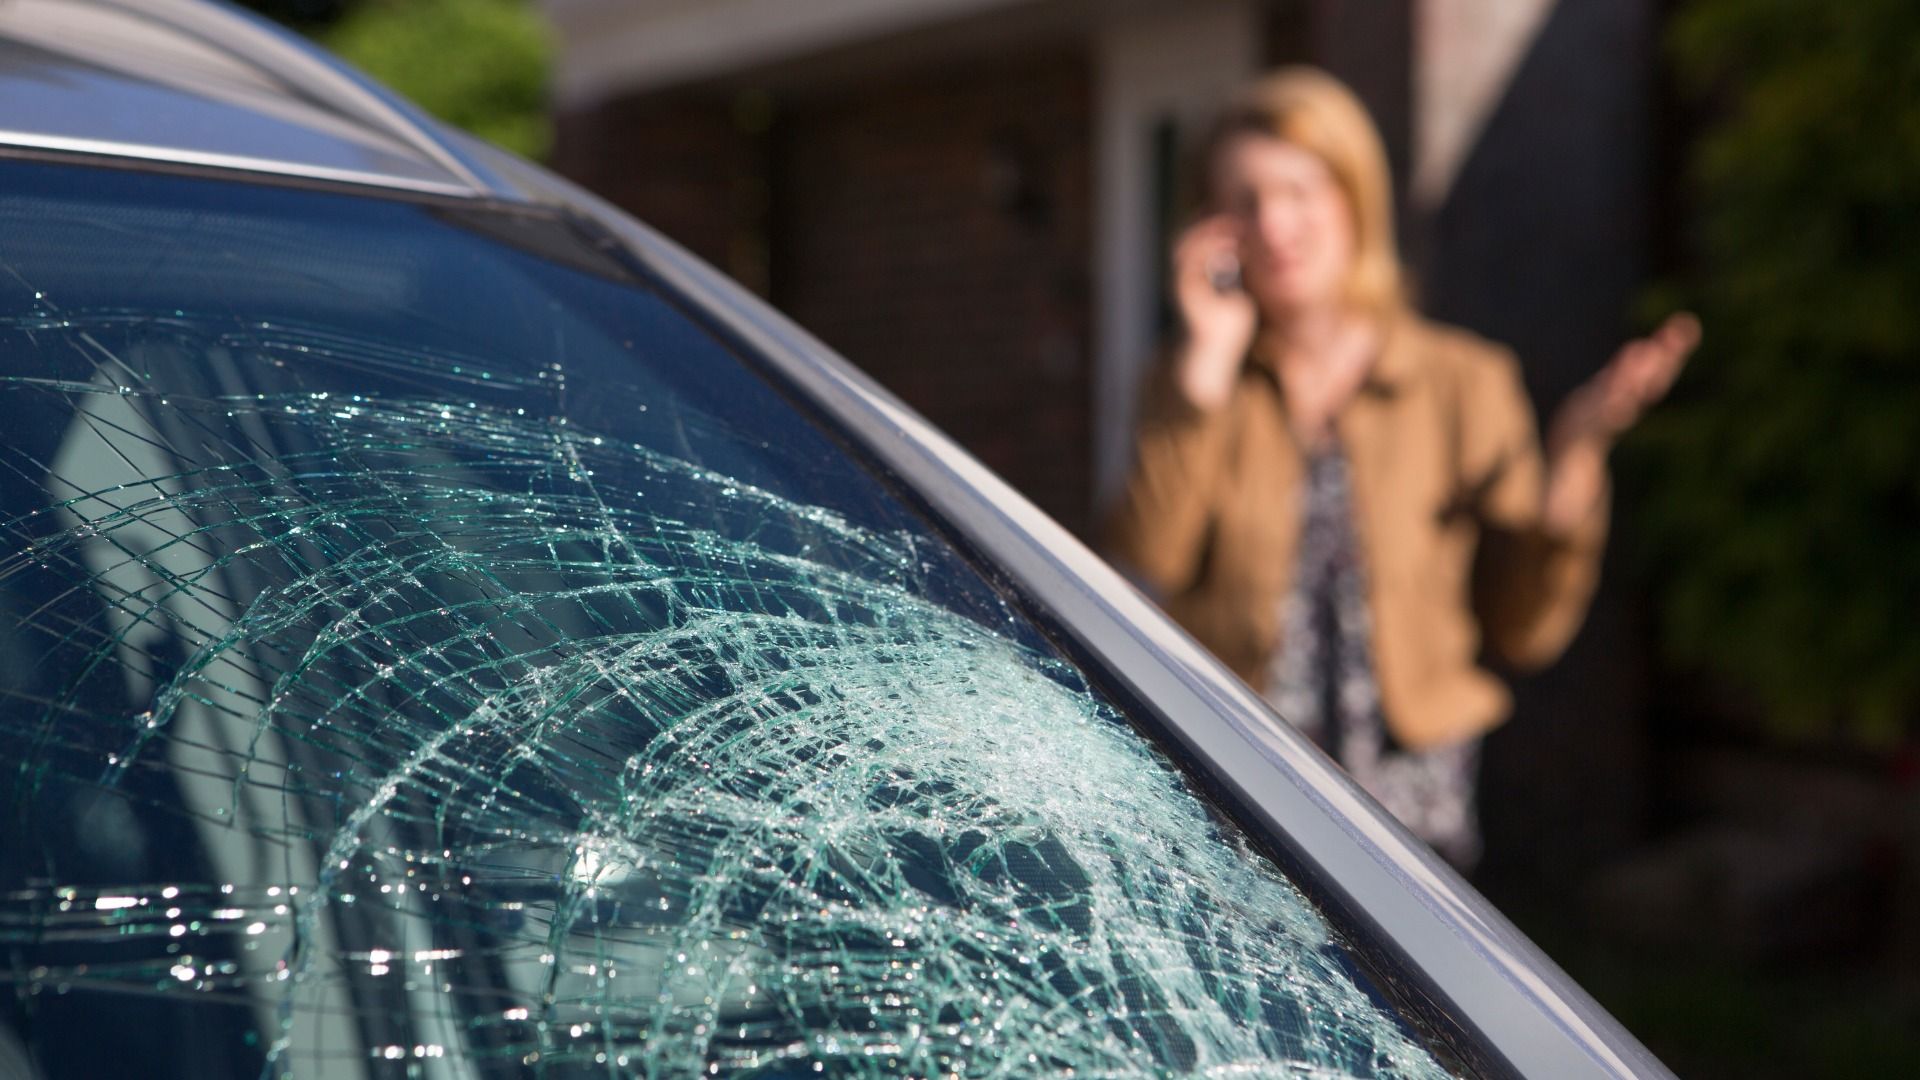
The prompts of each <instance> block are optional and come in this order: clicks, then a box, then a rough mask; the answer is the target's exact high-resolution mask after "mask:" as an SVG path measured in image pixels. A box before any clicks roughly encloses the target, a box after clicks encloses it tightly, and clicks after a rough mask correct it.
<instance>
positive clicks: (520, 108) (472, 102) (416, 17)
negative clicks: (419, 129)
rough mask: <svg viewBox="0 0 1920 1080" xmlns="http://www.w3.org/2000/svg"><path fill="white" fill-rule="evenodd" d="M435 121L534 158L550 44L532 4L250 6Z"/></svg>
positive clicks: (430, 0)
mask: <svg viewBox="0 0 1920 1080" xmlns="http://www.w3.org/2000/svg"><path fill="white" fill-rule="evenodd" d="M246 3H247V5H248V6H249V7H252V8H254V9H255V10H257V11H260V12H262V13H264V14H266V15H268V16H270V17H272V18H276V19H279V20H280V21H282V22H285V23H287V24H288V25H290V26H293V27H294V28H295V29H297V30H300V31H301V32H302V33H306V34H309V35H311V36H312V37H314V38H315V39H316V40H318V41H319V42H320V43H321V44H323V45H325V46H326V47H327V48H329V49H332V50H333V51H334V52H336V53H338V54H339V55H340V56H341V57H343V58H345V59H346V60H347V62H348V63H350V64H352V65H354V66H355V67H357V68H359V69H360V70H362V71H364V72H366V73H367V74H369V75H371V76H373V77H374V78H375V79H378V80H379V81H381V82H383V83H385V84H386V85H388V86H390V87H392V88H393V89H395V90H397V91H399V92H400V94H401V95H403V96H404V97H406V98H408V99H410V100H412V101H413V102H414V103H415V104H417V105H419V106H420V107H421V108H423V109H425V110H426V111H428V112H429V113H432V114H433V115H434V116H437V117H439V118H440V119H442V120H445V121H446V122H448V123H450V124H452V125H454V126H455V127H460V128H465V129H466V130H468V131H471V132H473V133H474V134H475V135H478V136H480V137H481V138H483V139H486V140H488V141H489V142H494V143H498V144H499V145H501V146H504V147H506V148H507V149H509V150H512V151H515V152H516V153H520V154H524V155H526V156H527V157H531V158H539V157H542V156H544V155H545V154H546V152H547V150H548V149H549V147H550V146H551V144H552V141H553V128H552V123H551V120H550V118H549V114H548V107H547V82H548V76H549V74H550V71H551V69H552V64H553V52H554V48H553V42H552V40H551V35H550V34H549V32H548V30H547V26H546V23H545V22H544V21H543V20H542V19H541V17H540V15H539V13H538V12H537V11H536V10H535V9H534V6H533V3H532V0H246Z"/></svg>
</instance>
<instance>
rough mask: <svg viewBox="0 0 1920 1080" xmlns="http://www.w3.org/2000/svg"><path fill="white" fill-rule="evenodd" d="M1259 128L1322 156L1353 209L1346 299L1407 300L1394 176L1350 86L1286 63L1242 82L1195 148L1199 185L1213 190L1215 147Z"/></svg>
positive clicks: (1380, 307) (1383, 303) (1376, 303)
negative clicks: (1396, 222)
mask: <svg viewBox="0 0 1920 1080" xmlns="http://www.w3.org/2000/svg"><path fill="white" fill-rule="evenodd" d="M1248 134H1252V135H1266V136H1269V137H1271V138H1275V139H1279V140H1280V141H1282V142H1286V143H1291V144H1293V145H1295V146H1298V147H1300V148H1301V149H1303V150H1306V151H1308V152H1310V153H1312V154H1313V155H1314V156H1316V157H1318V158H1320V159H1321V160H1322V161H1324V162H1326V163H1327V166H1328V168H1329V170H1330V171H1331V172H1332V173H1333V176H1334V180H1335V182H1337V183H1338V184H1339V185H1340V189H1341V190H1342V191H1343V192H1344V193H1345V194H1346V196H1347V203H1348V205H1350V206H1351V207H1352V208H1353V219H1354V240H1355V245H1354V246H1355V250H1354V260H1353V268H1352V270H1351V271H1350V272H1349V274H1348V276H1347V299H1348V300H1349V302H1351V303H1353V304H1354V305H1356V306H1358V307H1361V308H1364V309H1367V310H1370V311H1375V312H1379V313H1383V314H1384V313H1391V312H1394V311H1397V310H1398V309H1400V308H1402V307H1404V306H1405V305H1406V303H1407V296H1406V284H1405V279H1404V273H1403V271H1402V269H1401V266H1400V253H1399V250H1398V249H1397V248H1396V247H1395V245H1394V239H1393V180H1392V176H1391V174H1390V173H1389V171H1388V168H1387V152H1386V148H1385V147H1384V146H1383V145H1382V144H1381V142H1380V132H1379V130H1378V129H1376V128H1375V127H1374V125H1373V118H1372V117H1370V116H1368V115H1367V108H1366V106H1364V105H1362V104H1360V99H1359V98H1357V97H1355V96H1354V94H1353V91H1351V90H1349V89H1347V87H1346V85H1345V84H1344V83H1342V82H1340V80H1338V79H1336V78H1334V77H1333V76H1331V75H1329V74H1327V73H1326V72H1324V71H1321V70H1319V69H1318V68H1311V67H1285V68H1280V69H1278V70H1275V71H1273V72H1271V73H1270V74H1267V75H1264V76H1261V77H1260V78H1257V79H1255V80H1253V81H1252V82H1249V83H1247V84H1246V85H1244V86H1242V87H1241V88H1240V90H1239V91H1238V92H1236V93H1235V94H1234V95H1233V97H1232V98H1230V99H1229V100H1228V102H1227V104H1226V107H1225V108H1223V109H1222V110H1221V111H1220V114H1219V116H1218V117H1217V118H1216V119H1215V120H1214V123H1213V127H1212V128H1211V129H1210V130H1209V132H1208V134H1207V138H1206V141H1205V142H1204V143H1203V144H1202V146H1201V147H1200V150H1201V153H1202V155H1203V156H1202V157H1201V159H1200V166H1201V170H1200V171H1201V173H1202V192H1203V196H1204V198H1206V199H1208V200H1211V199H1213V198H1214V195H1215V191H1216V183H1215V182H1216V179H1217V177H1216V176H1215V175H1214V169H1215V168H1216V164H1215V163H1216V161H1217V160H1218V157H1219V153H1220V149H1221V147H1223V146H1224V145H1226V143H1227V142H1229V141H1230V140H1232V139H1233V138H1234V137H1235V136H1238V135H1248Z"/></svg>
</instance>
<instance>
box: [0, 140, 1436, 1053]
mask: <svg viewBox="0 0 1920 1080" xmlns="http://www.w3.org/2000/svg"><path fill="white" fill-rule="evenodd" d="M0 180H3V181H4V183H3V186H0V409H3V410H4V411H3V412H0V415H4V417H5V422H6V425H7V434H6V437H5V439H4V444H5V445H4V448H0V498H3V499H4V502H3V503H0V521H3V522H4V528H3V529H0V766H3V772H0V777H3V778H0V799H4V803H3V804H0V805H3V806H4V813H5V814H6V815H7V822H6V824H7V828H6V832H5V838H4V840H0V946H3V947H4V949H5V962H4V970H0V980H4V981H5V984H6V988H7V990H8V995H7V997H8V1001H7V1006H6V1009H7V1012H6V1025H5V1027H4V1028H0V1074H4V1075H7V1076H13V1075H23V1076H47V1077H54V1076H69V1075H76V1076H92V1075H117V1074H126V1073H129V1072H135V1073H139V1074H142V1075H155V1076H165V1075H192V1076H209V1077H226V1076H232V1077H255V1076H269V1077H295V1076H298V1077H362V1076H387V1075H395V1076H420V1077H454V1076H469V1075H481V1076H484V1075H496V1074H499V1075H523V1074H534V1075H543V1076H573V1075H582V1076H586V1075H592V1076H625V1075H648V1076H664V1075H675V1076H679V1075H692V1074H696V1073H698V1074H705V1075H742V1076H763V1077H779V1076H817V1075H823V1074H824V1075H833V1076H895V1075H916V1076H989V1075H1007V1074H1030V1073H1051V1074H1071V1075H1114V1074H1134V1073H1154V1074H1164V1073H1193V1074H1197V1075H1206V1076H1226V1075H1242V1074H1245V1075H1284V1076H1303V1075H1304V1076H1335V1075H1338V1076H1349V1075H1350V1076H1381V1077H1427V1076H1438V1075H1449V1073H1448V1070H1447V1069H1445V1068H1443V1067H1442V1063H1441V1061H1439V1060H1436V1057H1435V1054H1434V1053H1433V1051H1432V1050H1431V1049H1430V1048H1429V1045H1428V1043H1427V1042H1426V1041H1424V1040H1423V1038H1422V1037H1421V1036H1420V1035H1419V1034H1418V1033H1417V1031H1416V1029H1415V1028H1414V1027H1412V1026H1410V1025H1409V1023H1408V1022H1407V1021H1405V1020H1404V1019H1403V1018H1402V1014H1401V1012H1400V1010H1398V1009H1396V1008H1395V1007H1394V1006H1393V1005H1392V1004H1391V1002H1390V1000H1389V998H1388V996H1387V995H1385V994H1383V992H1382V991H1381V990H1380V989H1379V988H1378V985H1377V984H1378V982H1379V980H1378V979H1376V978H1374V977H1372V976H1370V975H1369V974H1368V973H1367V972H1368V970H1370V969H1369V968H1367V966H1366V965H1365V964H1363V963H1360V962H1357V960H1356V950H1355V948H1354V947H1353V945H1352V943H1351V942H1349V941H1348V940H1346V939H1345V938H1343V936H1342V935H1341V934H1340V933H1338V932H1336V931H1335V930H1334V929H1333V928H1332V927H1331V926H1330V925H1329V923H1328V921H1327V920H1326V919H1325V918H1324V917H1323V916H1322V915H1321V914H1320V913H1319V912H1318V911H1317V910H1316V909H1315V907H1314V906H1313V904H1312V903H1310V902H1309V901H1308V899H1307V898H1306V896H1305V895H1304V894H1303V893H1302V892H1301V890H1300V889H1299V888H1298V887H1296V885H1295V884H1294V883H1293V882H1291V881H1290V880H1289V879H1288V878H1287V877H1286V876H1285V875H1284V874H1282V873H1281V872H1280V871H1279V870H1277V869H1276V867H1275V865H1274V863H1273V862H1272V861H1271V860H1269V859H1268V858H1266V857H1265V856H1264V855H1262V854H1261V853H1260V851H1259V850H1258V849H1257V848H1256V847H1255V846H1254V845H1252V844H1251V843H1250V842H1249V840H1248V839H1247V838H1246V836H1245V835H1244V834H1243V833H1241V832H1240V831H1239V830H1238V829H1237V828H1235V827H1234V826H1233V825H1232V824H1231V823H1230V822H1229V821H1228V819H1227V818H1226V817H1224V816H1222V815H1221V814H1220V813H1219V812H1218V811H1217V810H1216V809H1215V808H1213V807H1212V806H1211V805H1210V804H1209V803H1208V802H1207V801H1206V800H1205V799H1203V798H1202V797H1201V796H1200V795H1199V794H1198V793H1197V792H1196V789H1195V787H1194V785H1193V783H1192V782H1191V781H1190V780H1189V779H1188V778H1187V777H1186V776H1185V775H1184V774H1183V773H1182V772H1181V771H1180V770H1179V769H1178V768H1176V767H1175V765H1174V764H1173V763H1172V762H1171V761H1170V759H1168V758H1167V757H1166V756H1165V755H1164V754H1163V753H1162V752H1161V751H1159V750H1157V749H1156V748H1155V747H1154V745H1153V743H1152V742H1151V741H1149V740H1148V739H1147V738H1145V737H1143V736H1142V734H1140V733H1139V731H1137V730H1136V728H1135V726H1134V725H1133V724H1132V723H1130V722H1129V719H1128V717H1127V716H1126V715H1125V713H1124V712H1123V710H1122V709H1120V708H1119V707H1117V706H1116V705H1115V704H1114V703H1113V701H1112V700H1111V699H1110V698H1108V697H1107V696H1106V695H1104V694H1103V693H1101V692H1100V691H1099V690H1098V689H1097V685H1096V681H1095V680H1092V679H1090V678H1089V677H1088V675H1087V674H1085V673H1084V672H1083V671H1081V670H1080V669H1079V668H1077V667H1076V666H1075V665H1074V664H1073V663H1070V662H1069V661H1068V660H1067V659H1065V658H1064V656H1063V654H1061V653H1060V652H1059V651H1058V650H1057V649H1056V648H1055V647H1054V646H1053V645H1051V644H1050V643H1049V640H1048V638H1047V637H1046V636H1044V635H1043V634H1041V633H1040V632H1039V631H1037V630H1036V629H1035V627H1034V625H1033V624H1032V623H1031V622H1030V621H1029V620H1028V619H1027V618H1026V617H1025V616H1023V615H1022V614H1021V613H1020V610H1019V609H1018V607H1017V606H1016V605H1014V604H1012V603H1011V602H1010V601H1009V600H1008V599H1007V598H1006V595H1005V594H1004V593H1003V591H1002V590H1001V588H999V587H998V586H996V585H995V584H994V583H993V580H992V578H991V575H990V574H987V573H983V571H982V570H981V569H980V568H979V567H978V566H976V565H975V564H973V563H972V562H970V561H969V559H968V558H966V557H963V556H962V554H961V553H959V552H958V551H956V550H955V548H954V547H953V545H951V544H950V543H948V542H947V541H945V540H943V539H942V538H941V533H940V532H939V531H938V530H937V529H935V528H933V527H931V526H930V525H929V524H928V523H927V522H926V520H925V519H923V518H922V517H921V516H919V513H918V512H917V511H915V510H913V509H911V508H910V507H909V505H908V504H907V502H906V501H905V500H903V499H902V498H900V497H899V496H898V495H897V494H895V493H894V492H893V491H892V490H891V489H890V488H889V487H888V486H887V483H886V482H885V481H883V480H882V479H881V478H879V477H877V476H876V474H875V473H874V472H873V471H871V470H870V469H868V468H867V467H865V466H863V465H862V464H861V460H860V458H859V457H858V456H857V455H856V454H854V453H853V452H851V451H849V450H848V449H847V447H846V445H845V444H843V443H842V442H841V441H840V440H839V437H838V436H836V435H835V434H833V433H832V432H831V431H830V430H828V429H825V428H823V427H822V426H821V425H820V424H818V423H816V422H814V421H813V420H810V419H809V418H808V416H809V414H808V413H807V412H806V410H805V408H804V407H803V406H800V405H797V404H795V403H794V402H793V401H792V400H790V399H789V398H788V397H787V396H784V395H783V393H782V392H780V391H779V390H778V389H777V388H776V386H775V385H774V384H773V383H771V382H769V381H768V380H767V379H765V378H763V377H762V376H760V375H758V374H756V372H755V369H754V368H753V367H752V365H751V364H749V363H746V362H743V360H742V358H740V357H739V356H737V355H735V354H734V353H732V352H730V351H729V350H728V349H727V348H726V347H725V346H724V345H723V344H722V343H721V342H719V341H718V340H717V339H716V338H714V337H713V336H711V335H710V334H709V333H708V332H706V331H705V330H703V329H702V327H701V325H700V323H699V322H698V320H697V319H695V318H692V317H690V316H689V315H688V314H687V313H686V312H685V311H684V310H683V309H682V308H681V306H679V304H678V303H677V302H676V301H674V300H673V299H672V298H671V297H667V296H664V295H662V294H661V293H660V292H658V291H657V290H656V289H654V288H652V287H650V286H649V285H648V284H647V283H646V282H645V281H643V280H641V279H640V278H639V277H637V276H636V274H635V273H634V272H632V271H631V270H630V269H629V268H628V267H627V265H626V264H624V263H623V262H622V261H621V260H620V259H619V258H617V257H615V256H614V255H612V254H610V253H609V252H608V249H607V248H605V247H604V246H603V245H600V244H597V243H596V242H594V240H593V238H592V237H591V236H590V235H588V234H585V233H583V232H582V231H581V230H580V229H579V228H578V227H577V226H574V225H570V224H569V223H568V222H566V221H564V220H561V219H559V218H556V217H553V216H550V215H543V214H540V213H533V212H528V211H524V210H513V209H508V208H489V207H481V206H461V205H456V204H452V203H446V202H440V203H436V202H433V201H426V200H421V201H408V200H384V199H375V198H363V197H355V196H348V195H343V194H339V193H328V192H323V191H315V190H300V189H295V188H289V187H275V186H267V185H252V184H244V183H236V182H226V181H214V180H209V179H204V178H191V177H183V176H165V175H157V174H143V173H137V172H131V171H120V170H106V169H99V170H95V169H85V168H78V167H72V166H57V165H51V164H29V163H24V162H14V163H7V164H5V165H4V167H0Z"/></svg>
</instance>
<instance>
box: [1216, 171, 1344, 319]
mask: <svg viewBox="0 0 1920 1080" xmlns="http://www.w3.org/2000/svg"><path fill="white" fill-rule="evenodd" d="M1213 164H1214V172H1213V176H1214V191H1213V196H1214V200H1215V205H1216V206H1218V207H1219V208H1220V209H1221V210H1222V211H1223V212H1225V213H1226V214H1227V215H1228V216H1230V217H1231V218H1232V219H1233V220H1234V222H1235V223H1236V224H1237V225H1238V226H1239V230H1240V277H1241V282H1242V284H1244V285H1245V287H1246V289H1247V291H1248V292H1250V293H1252V294H1253V298H1254V300H1255V302H1257V303H1258V304H1259V305H1260V308H1261V310H1262V311H1263V312H1264V313H1265V314H1266V315H1267V316H1268V317H1270V318H1282V319H1284V318H1288V317H1291V316H1294V315H1298V314H1300V313H1302V312H1304V311H1308V310H1312V309H1314V308H1318V307H1322V306H1325V305H1329V304H1337V303H1339V302H1341V300H1342V299H1343V298H1344V294H1345V291H1346V285H1347V278H1348V276H1349V273H1350V272H1351V270H1352V269H1353V262H1354V255H1355V244H1356V240H1355V235H1354V232H1355V230H1354V221H1353V207H1352V205H1351V203H1350V201H1349V200H1348V199H1347V196H1346V192H1345V191H1343V190H1342V189H1341V187H1340V183H1339V181H1338V180H1336V179H1335V178H1334V175H1333V170H1332V169H1330V168H1329V167H1328V166H1327V163H1326V161H1324V160H1323V159H1321V158H1320V156H1319V155H1317V154H1315V153H1313V152H1312V151H1310V150H1305V149H1302V148H1301V147H1299V146H1297V145H1295V144H1293V143H1289V142H1283V141H1281V140H1280V139H1276V138H1273V137H1272V136H1269V135H1260V134H1256V133H1247V134H1241V135H1235V136H1233V137H1232V138H1230V139H1228V140H1227V141H1226V142H1225V143H1222V144H1221V146H1220V149H1219V150H1218V151H1217V152H1216V157H1215V159H1214V163H1213Z"/></svg>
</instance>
